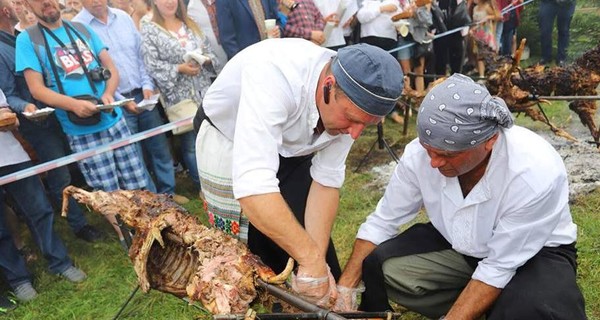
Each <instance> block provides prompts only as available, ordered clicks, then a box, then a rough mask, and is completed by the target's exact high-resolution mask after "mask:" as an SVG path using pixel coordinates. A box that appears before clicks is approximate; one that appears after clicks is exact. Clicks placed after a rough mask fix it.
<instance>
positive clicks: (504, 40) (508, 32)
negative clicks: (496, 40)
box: [500, 28, 516, 56]
mask: <svg viewBox="0 0 600 320" xmlns="http://www.w3.org/2000/svg"><path fill="white" fill-rule="evenodd" d="M515 31H516V29H515V28H512V29H511V28H504V30H502V37H501V38H500V54H501V55H503V56H511V55H512V43H513V36H514V35H515Z"/></svg>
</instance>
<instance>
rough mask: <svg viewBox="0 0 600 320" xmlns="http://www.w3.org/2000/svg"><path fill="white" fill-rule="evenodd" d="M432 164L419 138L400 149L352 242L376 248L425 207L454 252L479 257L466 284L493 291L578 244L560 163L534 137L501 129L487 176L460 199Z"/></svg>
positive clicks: (456, 186) (452, 183) (450, 180)
mask: <svg viewBox="0 0 600 320" xmlns="http://www.w3.org/2000/svg"><path fill="white" fill-rule="evenodd" d="M430 161H431V159H430V158H429V156H428V155H427V153H426V151H425V149H424V148H423V147H422V146H421V145H420V144H419V141H418V139H415V140H413V141H412V142H411V143H410V144H408V145H407V146H406V149H405V152H404V155H403V156H402V159H401V161H400V163H399V164H398V166H397V167H396V169H395V171H394V174H393V175H392V177H391V179H390V183H389V185H388V186H387V189H386V191H385V194H384V196H383V198H382V199H381V200H380V201H379V203H378V205H377V208H376V210H375V212H373V213H372V214H371V215H370V216H369V217H367V220H366V222H365V223H363V224H362V225H361V227H360V229H359V231H358V234H357V238H359V239H364V240H368V241H371V242H373V243H374V244H379V243H381V242H382V241H384V240H387V239H389V238H391V237H393V236H395V235H396V234H397V233H398V227H399V226H400V225H402V224H404V223H407V222H409V221H410V220H412V219H413V218H414V217H415V216H416V215H417V213H418V211H419V209H420V208H421V207H422V206H424V207H425V210H426V213H427V215H428V217H429V219H430V221H431V223H432V224H433V225H434V226H435V228H436V229H437V230H438V231H439V232H440V233H441V234H442V235H443V236H444V238H446V240H448V242H450V243H451V244H452V248H453V249H455V250H456V251H458V252H460V253H462V254H465V255H468V256H472V257H477V258H483V260H481V261H480V262H479V265H478V266H477V268H476V269H475V272H474V273H473V276H472V278H473V279H476V280H479V281H482V282H484V283H486V284H488V285H491V286H493V287H496V288H504V286H506V284H507V283H508V282H509V281H510V280H511V278H512V277H513V276H514V274H515V271H516V269H517V268H518V267H520V266H522V265H523V264H524V263H525V262H527V260H529V259H530V258H531V257H533V256H534V255H535V254H536V253H538V251H539V250H540V249H541V248H542V247H557V246H559V245H563V244H570V243H572V242H574V241H575V240H576V239H577V226H576V225H575V224H574V223H573V221H572V218H571V213H570V211H569V204H568V196H569V187H568V180H567V173H566V169H565V166H564V164H563V162H562V158H561V157H560V155H559V154H558V153H557V152H556V151H555V150H554V149H553V148H552V146H551V145H550V144H549V143H548V142H546V141H545V140H544V139H542V138H541V137H539V136H538V135H537V134H535V133H533V132H531V131H529V130H527V129H525V128H522V127H518V126H513V127H512V128H511V129H508V130H502V131H501V134H500V136H499V138H498V140H497V141H496V143H495V145H494V148H493V151H492V155H491V157H490V161H489V163H488V166H487V169H486V171H485V174H484V175H483V177H482V178H481V180H480V181H479V183H477V185H475V187H474V188H473V189H472V190H471V192H470V193H469V194H468V195H467V197H466V198H463V195H462V191H461V188H460V185H459V182H458V178H456V177H454V178H447V177H444V176H443V175H442V174H441V173H439V171H438V170H437V169H433V168H432V167H431V166H430Z"/></svg>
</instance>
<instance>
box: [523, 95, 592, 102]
mask: <svg viewBox="0 0 600 320" xmlns="http://www.w3.org/2000/svg"><path fill="white" fill-rule="evenodd" d="M529 100H565V101H571V100H600V96H529Z"/></svg>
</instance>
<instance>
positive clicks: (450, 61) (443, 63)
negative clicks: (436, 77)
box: [433, 32, 465, 75]
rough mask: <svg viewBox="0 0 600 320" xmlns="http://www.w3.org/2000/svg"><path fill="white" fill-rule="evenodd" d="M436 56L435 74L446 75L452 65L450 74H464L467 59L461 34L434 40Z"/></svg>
mask: <svg viewBox="0 0 600 320" xmlns="http://www.w3.org/2000/svg"><path fill="white" fill-rule="evenodd" d="M433 52H434V54H435V74H441V75H445V74H446V68H447V66H448V65H450V74H454V73H462V68H463V64H464V59H465V45H464V40H463V37H462V35H461V34H460V32H455V33H452V34H449V35H447V36H445V37H441V38H438V39H435V40H433Z"/></svg>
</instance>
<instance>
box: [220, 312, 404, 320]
mask: <svg viewBox="0 0 600 320" xmlns="http://www.w3.org/2000/svg"><path fill="white" fill-rule="evenodd" d="M338 315H340V316H342V317H344V318H346V319H364V318H368V319H373V318H378V319H390V320H391V319H400V316H401V315H402V314H401V313H397V312H342V313H338ZM320 317H321V314H320V313H314V312H313V313H257V314H256V319H259V320H280V319H282V320H283V319H287V320H291V319H321V318H320ZM244 319H246V315H244V314H224V315H215V316H213V320H244Z"/></svg>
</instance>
